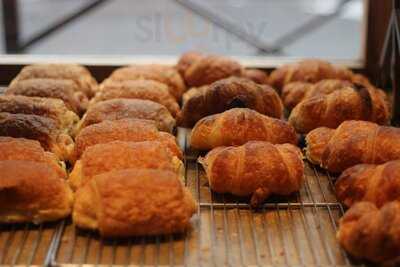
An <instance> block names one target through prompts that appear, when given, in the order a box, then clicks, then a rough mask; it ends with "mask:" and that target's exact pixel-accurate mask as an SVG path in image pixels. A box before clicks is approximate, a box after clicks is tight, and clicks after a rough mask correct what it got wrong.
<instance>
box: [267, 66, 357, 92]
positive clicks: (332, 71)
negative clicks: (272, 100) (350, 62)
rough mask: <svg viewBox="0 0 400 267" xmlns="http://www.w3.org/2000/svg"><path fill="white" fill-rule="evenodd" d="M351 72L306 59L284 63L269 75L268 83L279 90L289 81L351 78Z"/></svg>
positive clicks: (313, 81)
mask: <svg viewBox="0 0 400 267" xmlns="http://www.w3.org/2000/svg"><path fill="white" fill-rule="evenodd" d="M353 75H354V74H353V72H352V71H350V70H348V69H346V68H344V67H338V66H334V65H332V64H330V63H329V62H327V61H323V60H318V59H306V60H302V61H299V62H296V63H292V64H286V65H284V66H282V67H280V68H278V69H276V70H274V71H273V72H271V74H270V76H269V84H270V85H271V86H272V87H274V88H275V89H277V90H278V91H279V92H280V91H281V90H282V88H283V87H284V86H285V85H286V84H288V83H291V82H298V81H300V82H309V83H316V82H318V81H321V80H325V79H339V80H351V79H352V76H353Z"/></svg>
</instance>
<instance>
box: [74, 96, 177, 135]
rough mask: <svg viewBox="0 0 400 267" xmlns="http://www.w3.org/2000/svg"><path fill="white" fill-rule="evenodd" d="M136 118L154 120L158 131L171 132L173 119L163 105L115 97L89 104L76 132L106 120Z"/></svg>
mask: <svg viewBox="0 0 400 267" xmlns="http://www.w3.org/2000/svg"><path fill="white" fill-rule="evenodd" d="M126 118H136V119H145V120H152V121H155V123H156V125H157V128H158V129H159V130H160V131H165V132H172V131H173V129H174V127H175V119H174V118H173V117H172V115H171V113H169V111H168V109H167V108H166V107H164V106H163V105H160V104H158V103H156V102H153V101H150V100H142V99H123V98H116V99H111V100H106V101H101V102H99V103H96V104H94V105H93V106H91V107H90V108H89V109H88V111H87V112H86V114H85V115H84V116H83V118H82V120H81V121H80V122H79V126H78V127H77V129H78V130H77V132H80V131H81V130H82V129H83V128H85V127H86V126H89V125H92V124H95V123H99V122H102V121H106V120H120V119H126Z"/></svg>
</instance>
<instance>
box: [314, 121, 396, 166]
mask: <svg viewBox="0 0 400 267" xmlns="http://www.w3.org/2000/svg"><path fill="white" fill-rule="evenodd" d="M306 143H307V147H306V157H307V158H308V159H309V160H310V161H311V162H312V163H314V164H317V165H320V166H321V167H322V168H325V169H327V170H328V171H331V172H342V171H344V170H345V169H347V168H349V167H351V166H354V165H356V164H359V163H373V164H381V163H385V162H388V161H391V160H395V159H400V129H399V128H395V127H388V126H379V125H378V124H375V123H372V122H367V121H345V122H343V123H342V124H341V125H340V126H339V127H338V128H337V129H330V128H326V127H321V128H317V129H315V130H313V131H311V132H310V133H309V134H308V135H307V136H306Z"/></svg>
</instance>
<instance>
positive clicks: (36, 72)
mask: <svg viewBox="0 0 400 267" xmlns="http://www.w3.org/2000/svg"><path fill="white" fill-rule="evenodd" d="M36 78H49V79H57V80H58V79H62V80H71V81H72V82H74V83H75V84H76V86H77V87H78V89H79V91H81V92H83V93H84V94H85V95H86V96H88V97H92V96H93V95H94V94H95V92H96V91H97V90H98V84H97V81H96V80H95V79H94V78H93V76H92V75H91V74H90V72H89V70H88V69H87V68H85V67H83V66H81V65H77V64H35V65H29V66H26V67H24V68H22V70H21V72H20V73H19V74H18V75H17V77H15V79H14V80H12V81H11V84H10V87H13V86H14V83H17V82H20V81H23V80H29V79H36Z"/></svg>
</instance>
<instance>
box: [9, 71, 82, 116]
mask: <svg viewBox="0 0 400 267" xmlns="http://www.w3.org/2000/svg"><path fill="white" fill-rule="evenodd" d="M4 93H5V94H10V95H23V96H36V97H47V98H57V99H61V100H62V101H63V102H64V104H65V106H66V107H67V108H68V109H69V110H71V111H73V112H75V113H76V114H79V115H81V114H82V113H83V112H84V111H85V110H86V108H87V105H88V99H87V97H86V95H85V94H84V93H82V92H81V91H80V90H79V88H78V86H77V85H76V84H75V83H74V82H73V81H71V80H62V79H46V78H38V79H29V80H22V81H18V82H15V83H12V84H11V85H10V87H8V88H7V90H6V91H5V92H4Z"/></svg>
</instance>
